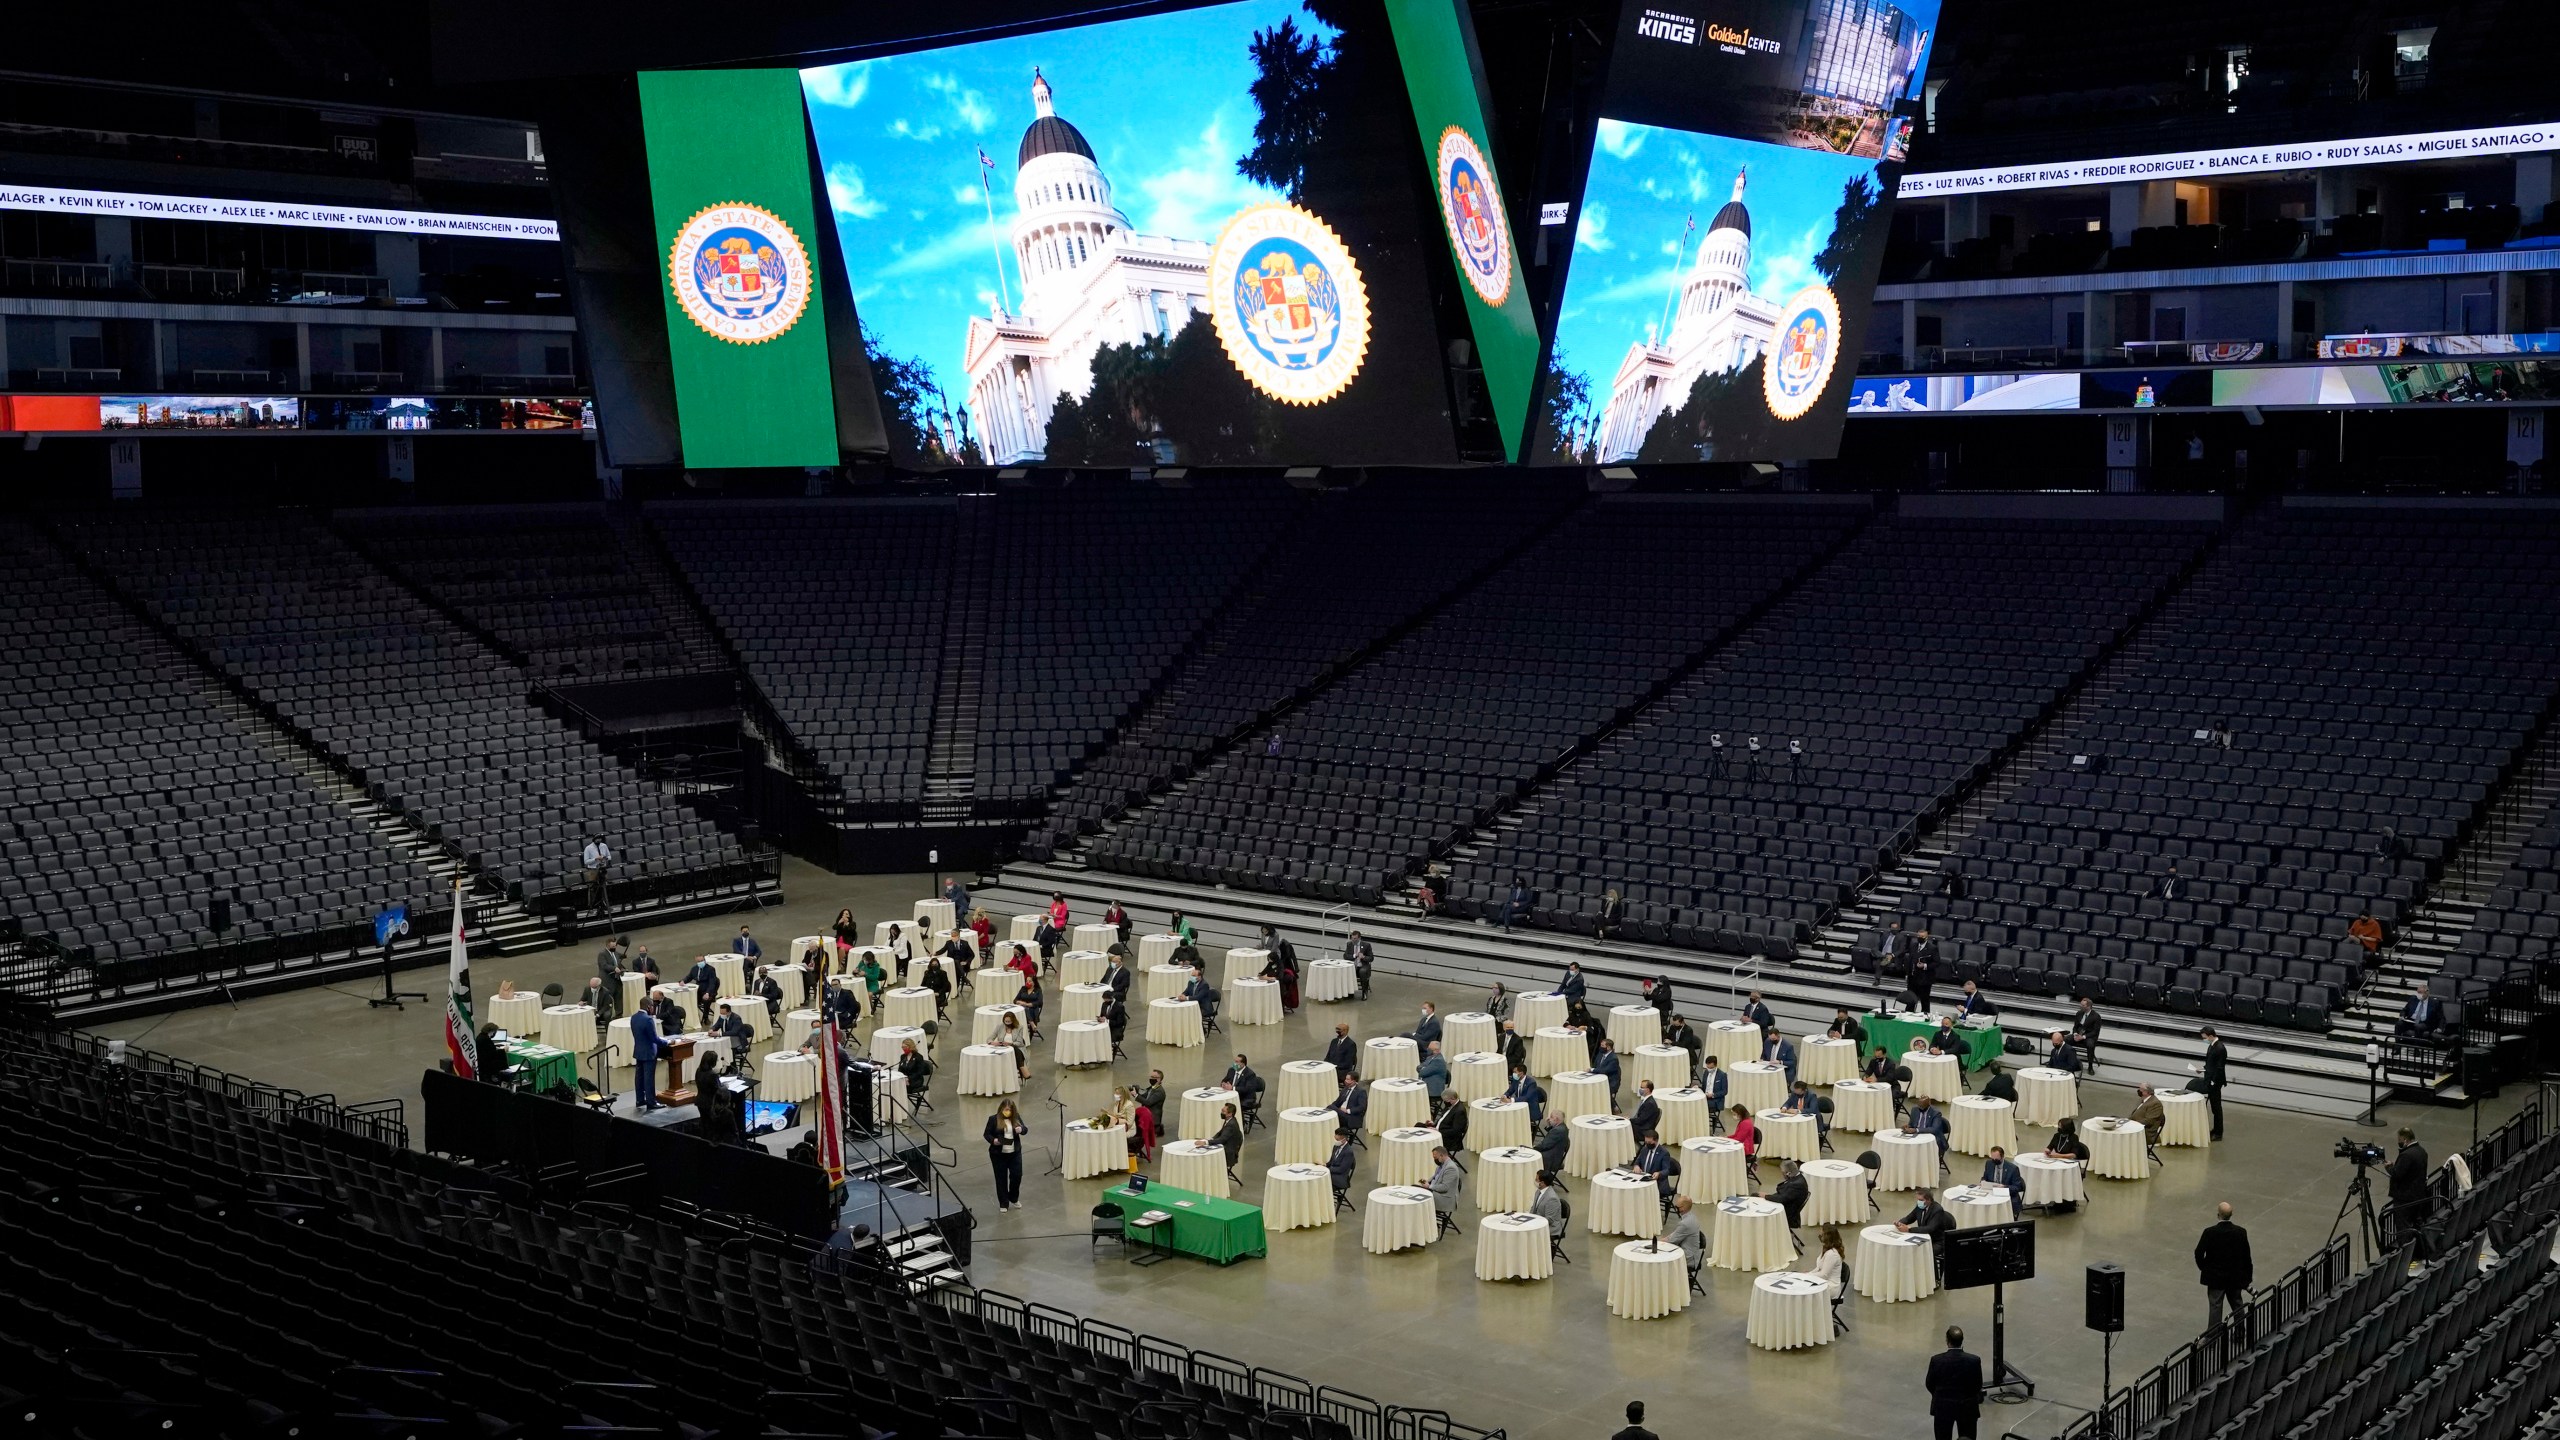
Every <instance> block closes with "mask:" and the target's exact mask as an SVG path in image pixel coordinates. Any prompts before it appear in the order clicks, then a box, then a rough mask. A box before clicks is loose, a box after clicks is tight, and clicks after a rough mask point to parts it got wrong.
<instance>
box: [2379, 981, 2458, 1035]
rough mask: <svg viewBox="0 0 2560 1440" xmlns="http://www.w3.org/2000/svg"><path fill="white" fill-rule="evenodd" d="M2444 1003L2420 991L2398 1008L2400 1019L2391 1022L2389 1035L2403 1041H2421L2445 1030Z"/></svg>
mask: <svg viewBox="0 0 2560 1440" xmlns="http://www.w3.org/2000/svg"><path fill="white" fill-rule="evenodd" d="M2444 1017H2445V1011H2444V1002H2443V1001H2441V1000H2438V999H2437V998H2436V997H2434V996H2433V995H2430V994H2428V993H2427V992H2426V991H2424V990H2421V991H2419V992H2418V993H2417V994H2415V995H2412V996H2410V997H2409V1003H2408V1004H2406V1005H2403V1006H2401V1007H2400V1018H2399V1019H2397V1020H2394V1021H2393V1022H2391V1033H2392V1034H2394V1035H2396V1036H2398V1037H2400V1038H2401V1039H2403V1040H2421V1039H2425V1038H2426V1037H2428V1036H2430V1035H2433V1034H2435V1033H2436V1032H2437V1031H2439V1030H2442V1029H2443V1028H2445V1018H2444Z"/></svg>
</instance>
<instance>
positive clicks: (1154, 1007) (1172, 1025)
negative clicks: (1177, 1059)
mask: <svg viewBox="0 0 2560 1440" xmlns="http://www.w3.org/2000/svg"><path fill="white" fill-rule="evenodd" d="M1202 1040H1203V1036H1202V1034H1201V1031H1200V1002H1199V1001H1197V1000H1158V1001H1156V1002H1154V1003H1153V1004H1150V1005H1149V1006H1147V1043H1148V1044H1150V1045H1170V1046H1173V1047H1174V1048H1175V1049H1177V1050H1190V1049H1195V1048H1197V1047H1198V1046H1199V1045H1200V1044H1201V1043H1202Z"/></svg>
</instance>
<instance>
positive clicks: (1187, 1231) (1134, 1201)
mask: <svg viewBox="0 0 2560 1440" xmlns="http://www.w3.org/2000/svg"><path fill="white" fill-rule="evenodd" d="M1102 1195H1103V1198H1104V1199H1106V1200H1109V1201H1110V1202H1111V1203H1112V1204H1114V1205H1117V1206H1119V1207H1120V1209H1121V1212H1122V1217H1121V1221H1120V1225H1121V1230H1120V1233H1121V1234H1122V1235H1123V1236H1125V1237H1126V1238H1127V1239H1128V1240H1129V1241H1130V1242H1131V1243H1133V1244H1140V1245H1158V1246H1164V1248H1167V1249H1172V1250H1178V1251H1181V1252H1182V1253H1183V1254H1185V1255H1197V1256H1199V1257H1200V1258H1201V1259H1203V1260H1215V1261H1217V1262H1218V1263H1219V1264H1221V1265H1232V1264H1234V1263H1235V1262H1236V1261H1238V1260H1242V1259H1245V1258H1246V1257H1248V1256H1254V1255H1262V1254H1266V1253H1268V1250H1269V1246H1268V1244H1267V1243H1266V1242H1265V1241H1264V1239H1263V1235H1262V1207H1260V1206H1258V1205H1247V1204H1245V1203H1243V1202H1242V1201H1239V1200H1219V1199H1216V1198H1214V1197H1211V1196H1207V1195H1201V1194H1196V1193H1194V1192H1192V1191H1189V1190H1177V1189H1175V1188H1174V1187H1172V1186H1170V1185H1157V1184H1153V1183H1150V1184H1149V1185H1148V1186H1147V1189H1146V1193H1145V1194H1143V1195H1141V1194H1138V1193H1136V1192H1135V1191H1132V1190H1131V1189H1130V1188H1129V1187H1128V1186H1126V1185H1114V1186H1112V1187H1111V1188H1110V1189H1108V1190H1105V1191H1103V1192H1102ZM1150 1210H1162V1211H1164V1212H1165V1213H1166V1214H1168V1215H1171V1216H1172V1217H1173V1221H1172V1225H1173V1240H1172V1243H1171V1244H1170V1245H1166V1244H1165V1241H1164V1238H1163V1236H1162V1235H1160V1234H1151V1233H1150V1231H1149V1230H1144V1229H1140V1228H1138V1227H1137V1226H1136V1224H1135V1222H1136V1220H1137V1218H1138V1217H1139V1216H1141V1215H1144V1214H1145V1213H1147V1212H1148V1211H1150Z"/></svg>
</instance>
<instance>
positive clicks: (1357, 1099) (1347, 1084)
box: [1324, 1070, 1369, 1130]
mask: <svg viewBox="0 0 2560 1440" xmlns="http://www.w3.org/2000/svg"><path fill="white" fill-rule="evenodd" d="M1324 1108H1326V1109H1327V1110H1330V1111H1332V1112H1333V1113H1334V1115H1335V1117H1336V1118H1338V1119H1339V1120H1341V1122H1342V1124H1343V1127H1344V1128H1345V1129H1350V1130H1357V1129H1359V1128H1360V1127H1361V1126H1362V1125H1363V1124H1366V1123H1367V1122H1368V1119H1369V1091H1368V1089H1367V1087H1365V1086H1363V1085H1362V1084H1361V1083H1360V1075H1359V1072H1357V1071H1354V1070H1345V1071H1343V1072H1342V1086H1341V1088H1340V1089H1338V1090H1336V1091H1334V1092H1333V1099H1332V1100H1331V1101H1330V1102H1329V1103H1327V1104H1326V1106H1325V1107H1324Z"/></svg>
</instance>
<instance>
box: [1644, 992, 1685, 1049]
mask: <svg viewBox="0 0 2560 1440" xmlns="http://www.w3.org/2000/svg"><path fill="white" fill-rule="evenodd" d="M1644 1003H1646V1004H1647V1005H1650V1006H1652V1007H1653V1008H1654V1012H1655V1013H1656V1014H1660V1015H1670V1014H1673V1013H1675V1009H1674V1007H1673V1005H1672V1003H1671V977H1670V976H1668V975H1656V976H1654V977H1653V978H1652V979H1650V980H1647V981H1646V982H1644ZM1663 1043H1665V1044H1677V1043H1678V1042H1677V1041H1670V1040H1666V1041H1664V1042H1663Z"/></svg>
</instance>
